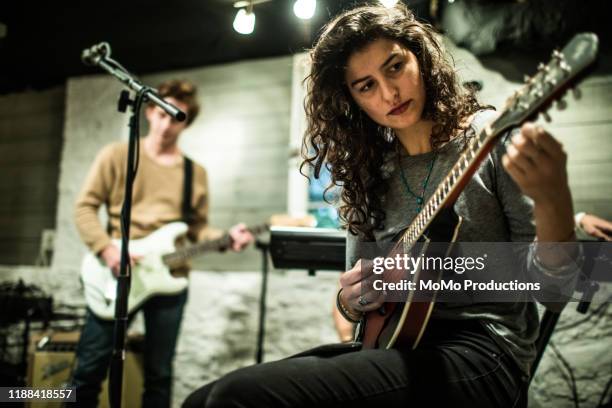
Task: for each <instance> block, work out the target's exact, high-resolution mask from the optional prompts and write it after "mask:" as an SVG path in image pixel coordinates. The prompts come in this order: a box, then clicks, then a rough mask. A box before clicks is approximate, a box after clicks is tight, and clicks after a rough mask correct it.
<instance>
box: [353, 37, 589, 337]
mask: <svg viewBox="0 0 612 408" xmlns="http://www.w3.org/2000/svg"><path fill="white" fill-rule="evenodd" d="M597 50H598V39H597V36H596V35H595V34H592V33H582V34H577V35H576V36H575V37H574V38H573V39H572V40H571V41H570V42H569V43H568V44H567V45H566V46H565V48H564V49H563V50H562V51H561V52H559V51H557V50H555V51H554V52H553V54H552V59H551V60H550V62H549V63H548V64H547V65H543V64H540V65H539V66H538V72H537V73H536V74H535V75H534V76H532V77H530V78H527V79H526V84H525V86H523V87H522V88H521V89H520V90H519V91H517V92H516V93H515V94H514V95H513V96H511V97H510V98H509V99H508V100H507V101H506V105H505V108H504V110H503V111H502V112H501V114H500V115H499V116H498V117H497V118H496V119H495V120H493V121H492V122H491V123H489V124H488V125H487V126H485V128H484V129H483V130H482V131H481V132H480V133H479V134H478V135H476V136H475V137H473V138H472V140H471V142H470V143H469V144H468V146H467V148H466V149H465V150H464V152H463V153H462V154H461V156H460V157H459V159H458V160H457V162H456V163H455V165H454V166H453V167H452V169H451V171H450V172H449V173H448V175H447V176H446V177H445V178H444V179H443V181H442V182H441V183H440V184H439V185H438V187H437V189H436V191H435V192H434V193H433V194H432V195H431V197H430V198H429V200H428V201H427V203H426V204H425V205H424V206H423V210H422V211H421V212H420V213H419V215H418V216H417V217H416V218H415V219H414V220H413V222H412V223H411V224H410V226H409V227H408V228H407V229H406V230H405V232H403V233H402V235H401V237H400V239H399V240H398V241H397V243H396V244H395V245H394V246H393V249H392V250H391V252H390V254H389V255H388V257H390V258H394V257H395V256H396V255H397V254H411V256H420V255H424V256H440V255H442V256H444V255H445V253H446V254H448V252H449V251H450V249H451V248H452V243H453V242H454V241H455V238H456V236H457V232H458V230H459V228H460V227H461V222H462V220H461V217H459V216H458V215H457V214H456V213H455V212H454V211H453V205H454V203H455V201H456V200H457V197H458V196H459V194H460V193H461V191H463V189H464V188H465V186H466V184H467V183H468V181H469V180H470V179H471V177H472V175H473V174H474V173H475V172H476V170H477V169H478V167H479V165H480V163H481V162H482V161H483V160H484V159H485V157H486V156H487V154H488V153H489V152H490V151H491V149H493V147H494V146H495V144H496V142H497V141H498V140H499V139H500V137H501V136H502V135H503V134H505V132H507V131H508V130H509V129H511V128H514V127H517V126H520V125H521V124H522V123H523V122H525V121H527V120H532V119H534V118H536V117H537V115H538V114H539V113H542V114H543V115H544V117H545V118H546V119H547V120H549V117H548V115H547V114H546V110H547V109H548V108H549V107H550V106H551V104H552V102H553V101H555V100H559V108H560V109H561V108H562V107H563V105H564V103H565V102H563V101H561V100H560V98H561V97H562V96H563V94H564V93H565V91H566V90H567V89H568V88H570V87H572V86H574V85H575V84H576V83H577V82H578V81H579V80H580V79H581V77H582V76H584V75H585V73H586V69H587V68H588V67H589V66H591V64H592V63H593V62H594V61H595V59H596V56H597ZM574 96H575V97H576V98H579V94H577V93H575V94H574ZM434 243H450V245H449V246H448V247H447V248H446V249H441V246H439V245H434ZM389 272H390V273H389V274H388V275H387V274H385V281H388V282H399V281H400V280H401V279H405V278H406V276H405V274H404V271H398V270H391V271H389ZM441 273H442V272H441V271H432V270H427V271H424V270H422V269H419V270H417V271H416V272H415V273H414V275H413V276H412V277H413V282H414V284H415V285H416V287H419V284H418V283H419V281H421V280H429V281H433V282H437V281H439V280H440V278H441V276H442V275H441ZM436 294H437V292H436V291H434V290H432V291H428V292H420V293H419V294H418V296H419V297H418V300H415V296H417V295H416V294H415V291H409V293H408V295H407V298H406V301H405V302H399V303H397V302H386V303H385V304H384V305H383V306H382V307H381V308H379V309H378V310H375V311H372V312H368V313H366V314H365V316H364V318H363V320H362V322H361V323H360V324H359V327H358V329H357V335H356V340H357V341H361V342H362V343H363V347H364V348H391V347H398V348H410V349H414V348H416V347H417V346H418V344H419V342H420V340H421V337H422V336H423V333H424V332H425V329H426V327H427V323H428V321H429V317H430V315H431V312H432V310H433V307H434V304H435V300H436ZM423 299H425V300H423ZM413 300H414V301H413Z"/></svg>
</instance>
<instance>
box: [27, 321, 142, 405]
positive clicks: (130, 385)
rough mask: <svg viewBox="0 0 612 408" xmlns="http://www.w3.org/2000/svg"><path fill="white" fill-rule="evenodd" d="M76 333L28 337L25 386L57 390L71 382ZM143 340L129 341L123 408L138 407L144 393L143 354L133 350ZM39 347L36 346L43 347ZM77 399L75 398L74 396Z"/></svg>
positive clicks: (103, 393)
mask: <svg viewBox="0 0 612 408" xmlns="http://www.w3.org/2000/svg"><path fill="white" fill-rule="evenodd" d="M79 334H80V333H79V332H56V333H38V334H33V335H32V336H31V342H30V347H29V364H28V386H29V387H37V388H55V389H59V388H61V387H63V386H64V385H66V384H67V383H68V382H69V381H70V377H71V375H72V370H73V368H74V360H75V355H74V352H75V350H76V345H77V343H78V341H79ZM139 342H140V343H141V342H142V337H141V336H140V337H134V336H130V338H128V352H127V353H126V356H125V363H124V367H123V369H124V371H123V390H122V393H121V396H122V404H121V406H124V407H130V408H131V407H140V406H141V397H142V391H143V370H144V368H143V362H142V354H141V353H140V352H137V351H136V350H141V349H142V347H137V346H138V343H139ZM43 343H44V346H43V347H39V345H43ZM77 399H78V395H77ZM61 404H62V403H61V402H54V401H49V402H38V401H37V402H35V403H33V404H32V403H29V404H28V405H27V406H33V407H37V408H38V407H49V408H51V407H54V408H55V407H58V408H59V407H61ZM99 406H100V407H103V408H108V407H109V406H110V405H109V403H108V379H106V380H105V381H104V383H103V384H102V391H101V392H100V405H99Z"/></svg>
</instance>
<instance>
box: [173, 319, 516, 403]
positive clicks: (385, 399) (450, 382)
mask: <svg viewBox="0 0 612 408" xmlns="http://www.w3.org/2000/svg"><path fill="white" fill-rule="evenodd" d="M522 377H523V375H522V373H521V371H520V369H519V368H518V366H517V365H516V364H515V363H514V361H513V360H511V359H510V357H508V356H506V355H505V354H504V353H503V352H502V351H501V350H500V348H499V347H498V346H497V345H496V343H495V342H494V340H493V339H492V338H491V337H490V336H489V334H488V333H487V332H486V331H485V329H484V328H483V327H482V325H481V324H480V323H479V322H477V321H470V322H452V321H437V322H432V323H431V324H430V327H429V329H428V331H427V332H426V335H425V336H424V338H423V340H422V343H421V345H420V346H419V347H418V348H417V349H416V350H415V351H400V350H396V349H389V350H362V351H354V352H344V353H341V354H335V355H331V356H330V355H321V352H320V350H317V349H314V350H313V351H312V352H310V353H309V352H306V353H300V354H299V355H298V356H294V357H291V358H288V359H285V360H281V361H276V362H271V363H265V364H260V365H257V366H251V367H246V368H242V369H239V370H236V371H233V372H231V373H229V374H228V375H226V376H224V377H222V378H221V379H219V380H217V381H215V382H212V383H210V384H208V385H206V386H204V387H202V388H200V389H198V390H197V391H195V392H194V393H192V394H191V395H190V396H189V397H188V398H187V400H186V401H185V402H184V405H183V406H184V407H188V408H191V407H208V408H213V407H214V408H216V407H223V408H231V407H240V408H246V407H266V408H273V407H293V408H296V407H316V408H321V407H350V408H356V407H374V406H381V407H385V408H388V407H402V408H406V407H437V406H440V407H442V406H452V407H514V406H521V405H523V404H524V401H522V400H521V399H522V398H523V396H522V393H523V392H524V391H525V385H524V382H523V380H522Z"/></svg>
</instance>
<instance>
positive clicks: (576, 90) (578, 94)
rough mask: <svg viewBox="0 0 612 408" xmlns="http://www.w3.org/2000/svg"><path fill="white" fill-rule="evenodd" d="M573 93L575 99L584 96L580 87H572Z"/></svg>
mask: <svg viewBox="0 0 612 408" xmlns="http://www.w3.org/2000/svg"><path fill="white" fill-rule="evenodd" d="M572 95H573V96H574V99H580V98H582V92H581V91H580V89H579V88H578V87H576V88H572Z"/></svg>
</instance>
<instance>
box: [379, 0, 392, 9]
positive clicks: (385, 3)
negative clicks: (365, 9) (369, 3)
mask: <svg viewBox="0 0 612 408" xmlns="http://www.w3.org/2000/svg"><path fill="white" fill-rule="evenodd" d="M378 1H380V4H382V5H383V6H385V7H386V8H391V7H393V6H395V5H396V4H397V0H378Z"/></svg>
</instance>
